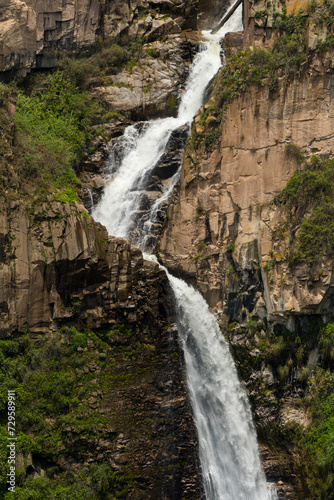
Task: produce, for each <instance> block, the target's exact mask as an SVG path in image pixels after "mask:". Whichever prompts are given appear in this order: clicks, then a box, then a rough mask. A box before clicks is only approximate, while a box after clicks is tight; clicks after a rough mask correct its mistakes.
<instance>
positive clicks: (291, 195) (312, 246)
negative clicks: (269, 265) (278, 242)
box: [276, 155, 334, 263]
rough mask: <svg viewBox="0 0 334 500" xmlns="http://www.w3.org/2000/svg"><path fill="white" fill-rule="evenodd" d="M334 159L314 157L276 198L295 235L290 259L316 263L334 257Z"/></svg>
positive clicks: (293, 261)
mask: <svg viewBox="0 0 334 500" xmlns="http://www.w3.org/2000/svg"><path fill="white" fill-rule="evenodd" d="M333 200H334V159H333V158H319V157H318V156H315V155H314V156H312V157H311V161H310V162H307V163H304V165H303V169H302V170H299V171H296V172H295V173H294V174H293V176H292V177H291V179H290V180H289V181H288V182H287V185H286V186H285V188H284V189H283V190H282V191H281V192H280V193H279V194H278V196H277V197H276V203H277V204H279V205H280V206H282V207H285V209H286V210H287V226H288V228H290V230H291V229H292V228H296V227H298V228H299V229H298V231H297V232H295V231H294V232H293V233H291V234H292V235H293V242H292V243H293V245H292V246H291V250H290V260H291V262H292V263H295V262H308V263H312V262H315V261H318V260H319V258H321V257H324V256H327V257H331V258H333V257H334V201H333Z"/></svg>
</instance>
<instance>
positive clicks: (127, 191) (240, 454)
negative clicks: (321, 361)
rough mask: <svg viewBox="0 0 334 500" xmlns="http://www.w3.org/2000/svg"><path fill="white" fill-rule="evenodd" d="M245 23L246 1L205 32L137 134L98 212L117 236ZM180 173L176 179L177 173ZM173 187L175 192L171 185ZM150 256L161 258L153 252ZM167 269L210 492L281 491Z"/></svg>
mask: <svg viewBox="0 0 334 500" xmlns="http://www.w3.org/2000/svg"><path fill="white" fill-rule="evenodd" d="M240 29H242V24H241V8H239V9H237V11H236V12H235V14H234V15H233V16H232V17H231V18H230V20H229V21H228V22H227V23H226V25H225V26H224V27H223V28H222V29H221V30H220V31H219V32H218V33H217V34H215V35H211V34H210V35H209V34H206V36H207V39H208V42H206V43H205V44H204V47H203V50H202V51H201V52H200V53H199V54H198V55H197V56H196V58H195V60H194V63H193V65H192V68H191V71H190V75H189V80H188V84H187V87H186V91H185V93H184V95H183V97H182V101H181V105H180V109H179V113H178V116H177V117H176V118H165V119H160V120H156V121H152V122H150V124H149V125H148V127H147V128H146V129H145V130H144V132H142V133H141V134H139V136H138V137H135V143H132V145H131V148H130V149H129V151H128V153H127V155H126V156H125V158H124V160H123V161H122V163H121V165H120V166H119V168H118V170H117V172H116V174H115V175H114V177H113V178H112V180H111V182H110V184H109V185H108V187H107V188H106V190H105V193H104V195H103V197H102V199H101V201H100V203H99V205H98V206H97V207H96V208H95V209H94V212H93V216H94V217H95V219H96V220H98V221H100V222H102V224H104V225H105V226H106V227H107V229H108V231H109V233H110V234H111V235H114V236H122V237H127V236H128V235H129V234H130V232H131V228H132V220H133V217H134V214H135V212H136V210H138V207H139V204H140V194H141V193H140V191H139V190H138V188H139V187H141V186H142V184H143V183H144V180H145V179H147V177H148V176H149V173H150V172H151V171H152V169H153V168H154V166H155V165H156V164H157V162H158V161H159V159H160V157H161V156H162V154H163V152H164V150H165V147H166V145H167V143H168V140H169V138H170V135H171V133H172V132H173V130H176V129H177V128H179V127H180V126H182V125H184V124H187V123H190V122H191V120H192V118H193V116H194V114H195V113H196V112H197V111H198V109H199V108H200V106H201V104H202V100H203V96H204V92H205V89H206V86H207V84H208V83H209V81H210V80H211V78H212V77H213V76H214V75H215V73H216V72H217V71H218V69H219V67H220V66H221V61H220V45H219V40H220V39H221V38H222V37H223V36H224V34H225V33H226V32H227V31H237V30H240ZM174 177H175V179H174V182H176V181H177V178H178V175H177V174H175V176H174ZM172 186H173V182H172ZM167 192H168V194H169V193H170V192H172V189H171V186H169V188H168V189H167ZM165 200H166V191H165V192H164V193H163V194H162V198H161V199H160V200H158V201H156V203H155V204H154V205H153V207H152V208H153V210H151V212H152V214H153V213H155V214H156V213H157V210H158V209H159V207H160V205H161V204H162V203H163V202H164V201H165ZM152 217H153V215H152ZM152 217H150V220H149V221H148V224H146V229H147V231H146V237H149V230H150V227H151V226H152V220H153V219H152ZM145 257H146V258H148V259H150V260H155V261H156V257H155V256H153V255H145ZM166 272H167V270H166ZM167 276H168V277H169V280H170V284H171V287H172V290H173V293H174V296H175V305H176V313H177V314H176V316H177V318H178V320H177V322H178V329H179V333H180V339H181V342H182V346H183V349H184V354H185V362H186V372H187V381H188V387H189V391H190V396H191V401H192V407H193V413H194V418H195V421H196V426H197V431H198V438H199V450H200V460H201V464H202V474H203V482H204V489H205V494H206V498H207V500H268V499H274V498H277V497H276V495H275V493H274V494H271V493H269V491H268V490H267V487H266V482H265V477H264V474H263V471H262V467H261V463H260V458H259V453H258V448H257V443H256V434H255V430H254V426H253V423H252V416H251V411H250V407H249V403H248V400H247V396H246V393H245V391H244V390H243V388H242V386H241V384H240V382H239V380H238V376H237V372H236V369H235V366H234V363H233V359H232V357H231V355H230V353H229V349H228V345H227V343H226V341H225V340H224V338H223V336H222V334H221V332H220V329H219V326H218V323H217V322H216V320H215V318H214V316H213V315H212V314H211V313H210V311H209V308H208V305H207V304H206V302H205V300H204V299H203V298H202V296H201V295H200V293H199V292H196V291H195V290H194V289H193V288H192V287H189V286H188V285H187V284H186V283H184V282H183V281H182V280H179V279H177V278H175V277H173V276H171V275H169V273H168V272H167Z"/></svg>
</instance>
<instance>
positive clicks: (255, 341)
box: [225, 319, 334, 500]
mask: <svg viewBox="0 0 334 500" xmlns="http://www.w3.org/2000/svg"><path fill="white" fill-rule="evenodd" d="M297 329H298V331H289V330H286V329H285V328H281V329H280V331H279V332H277V333H275V332H274V331H272V330H271V329H270V328H268V327H266V326H265V324H264V322H263V321H261V320H258V321H255V320H253V319H251V320H249V322H248V323H247V325H246V326H241V325H238V324H237V323H231V324H230V325H229V327H228V329H227V331H226V332H225V335H226V336H227V337H228V338H229V339H231V336H232V335H234V334H235V333H237V334H238V338H240V336H242V334H243V335H244V337H243V338H244V339H245V341H244V343H238V342H232V343H231V349H232V352H233V355H234V358H235V360H236V364H237V368H238V371H239V375H240V377H241V379H243V380H245V381H247V388H248V391H249V397H250V401H251V405H252V407H253V410H254V417H255V422H256V426H257V431H258V435H259V437H260V439H261V440H262V441H263V442H267V443H269V444H271V445H272V446H273V447H274V448H275V446H277V447H278V448H281V447H282V443H285V442H286V443H289V449H294V452H295V456H297V455H298V456H299V460H297V463H296V469H295V470H294V473H296V474H298V476H300V477H301V478H303V487H304V492H305V497H306V498H319V499H321V500H332V499H333V498H334V488H333V486H334V374H333V360H334V324H333V323H327V324H325V325H323V324H322V323H321V321H320V320H319V321H313V322H312V321H309V324H308V327H307V328H305V324H304V326H301V325H297ZM316 348H318V349H319V355H320V357H319V359H318V362H317V364H316V366H315V368H312V367H310V366H309V363H308V362H309V353H310V351H312V350H315V349H316ZM255 353H257V354H256V355H255ZM263 366H266V367H268V368H269V369H270V371H271V373H272V374H273V375H274V377H275V378H274V379H273V381H272V382H269V383H268V382H266V380H265V379H261V377H258V376H257V377H254V376H253V375H254V372H257V371H258V370H263ZM297 374H298V375H297ZM296 377H297V378H296ZM296 390H298V393H299V394H300V397H301V399H299V400H298V399H296V398H295V404H294V405H295V407H296V409H298V410H300V411H302V412H303V413H304V414H305V417H306V418H305V424H304V425H298V424H297V423H296V422H294V421H293V420H291V421H290V422H289V423H288V424H287V425H286V424H284V422H282V420H281V410H282V406H284V405H286V402H287V401H288V407H291V406H292V401H291V395H292V394H294V393H295V392H294V391H296ZM292 399H293V398H292ZM259 408H261V411H260V412H259V413H258V409H259ZM263 415H271V419H269V421H268V420H267V418H263ZM283 446H284V444H283Z"/></svg>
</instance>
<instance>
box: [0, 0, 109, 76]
mask: <svg viewBox="0 0 334 500" xmlns="http://www.w3.org/2000/svg"><path fill="white" fill-rule="evenodd" d="M100 16H101V6H100V0H79V2H74V1H73V0H64V1H61V0H51V1H49V0H42V1H41V2H36V1H35V0H25V1H21V0H5V1H4V2H2V4H1V7H0V27H1V29H0V33H1V34H0V71H9V70H16V71H17V74H18V75H19V76H24V75H25V74H26V72H27V70H28V71H29V70H30V68H35V67H37V68H43V67H52V66H54V64H55V62H56V57H55V56H56V53H55V49H61V50H66V49H69V50H79V49H82V48H85V47H89V46H91V45H92V44H94V43H95V41H96V34H97V31H98V29H99V26H100Z"/></svg>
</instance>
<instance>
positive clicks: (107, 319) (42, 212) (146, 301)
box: [0, 200, 203, 500]
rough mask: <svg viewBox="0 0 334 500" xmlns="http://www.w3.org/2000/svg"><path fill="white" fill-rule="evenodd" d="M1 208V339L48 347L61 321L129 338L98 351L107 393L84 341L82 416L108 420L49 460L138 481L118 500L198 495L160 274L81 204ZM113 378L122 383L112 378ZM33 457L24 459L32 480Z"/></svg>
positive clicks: (71, 438) (92, 348)
mask: <svg viewBox="0 0 334 500" xmlns="http://www.w3.org/2000/svg"><path fill="white" fill-rule="evenodd" d="M1 205H2V207H3V209H2V212H1V219H0V228H1V229H0V252H1V253H0V258H1V269H0V280H1V296H0V307H1V309H0V321H1V324H0V332H1V338H2V339H5V338H8V337H9V336H10V335H11V334H13V333H15V334H20V333H23V332H29V336H30V338H31V339H36V342H38V340H39V339H48V338H51V339H52V338H53V335H59V333H57V332H56V333H52V332H55V331H56V330H57V328H59V327H61V326H62V325H63V326H64V325H67V326H66V327H65V330H64V331H65V332H66V328H68V327H69V326H70V325H72V326H73V325H75V326H76V327H77V328H78V329H79V330H83V329H85V328H89V329H90V330H92V331H97V330H98V331H101V330H102V331H108V330H109V331H112V329H113V328H114V327H115V326H116V331H117V328H119V325H127V326H126V328H127V329H128V330H130V331H131V335H130V336H129V334H121V333H119V334H117V335H116V336H114V337H113V339H112V341H111V343H110V346H109V347H108V350H107V352H108V354H107V355H108V357H109V356H110V359H109V358H108V359H109V363H110V368H109V365H107V369H106V374H105V375H104V377H109V376H110V385H109V386H108V387H109V389H108V390H105V389H104V386H103V384H102V380H104V379H102V378H100V375H99V373H100V372H101V368H99V363H100V361H101V360H100V359H99V354H98V351H97V350H96V349H97V347H96V345H95V344H94V342H96V338H95V340H94V336H93V341H91V340H89V339H88V349H87V348H86V349H85V351H87V352H86V357H87V360H86V363H87V365H85V366H84V370H83V371H82V376H83V377H84V376H85V373H88V374H89V373H92V374H93V376H94V377H95V380H94V383H95V385H94V388H93V389H94V391H95V392H93V393H92V396H91V397H90V398H89V399H88V401H87V404H88V406H89V408H88V410H87V409H86V410H85V411H86V415H87V416H88V417H89V418H93V417H92V415H93V414H95V413H96V412H97V413H98V414H101V415H102V416H108V421H109V425H108V426H107V428H105V430H104V432H103V433H102V434H103V435H102V437H101V431H100V430H98V429H96V432H95V431H94V432H95V434H96V436H95V434H94V436H91V437H90V438H88V436H85V435H82V436H80V431H79V430H78V429H77V426H74V427H73V429H72V431H71V432H70V433H69V429H67V431H66V432H67V437H66V436H65V434H66V432H65V430H64V432H65V434H63V437H62V439H63V440H64V441H63V442H66V443H67V444H66V449H67V452H66V457H64V456H62V454H60V455H59V456H58V458H55V457H56V455H53V460H55V462H54V465H55V466H57V467H61V469H64V468H67V467H69V466H73V464H74V466H78V465H79V464H81V465H80V466H88V464H90V463H91V462H97V463H100V464H101V463H109V465H111V466H112V468H113V470H115V471H117V473H118V474H119V475H120V476H122V475H126V476H127V475H131V477H132V478H135V479H136V480H137V481H139V484H140V485H141V486H140V487H139V488H137V490H136V489H134V490H133V491H131V492H130V493H129V496H128V498H137V499H139V498H143V499H144V498H145V499H146V498H150V499H152V500H154V499H156V498H158V497H159V494H160V493H159V492H160V491H161V490H162V489H163V490H164V491H165V494H164V498H166V499H169V500H176V499H178V498H187V499H189V500H190V499H193V498H202V494H203V493H202V486H201V480H200V472H199V465H198V450H197V446H198V445H197V437H196V432H195V427H194V423H193V420H192V416H191V410H190V405H189V400H188V395H187V391H186V388H185V386H184V382H183V380H182V371H180V359H181V360H182V353H181V351H180V348H179V345H178V342H177V331H176V330H175V329H173V328H169V329H168V326H167V324H168V320H169V323H170V321H172V318H171V317H169V304H168V301H167V295H166V293H167V282H166V277H165V275H164V272H162V271H161V270H160V269H159V266H158V265H156V264H153V263H149V262H145V261H143V256H142V254H141V252H140V251H139V250H138V249H135V248H132V247H131V246H130V244H129V243H127V242H126V241H125V240H122V239H117V238H108V235H107V232H106V230H105V228H103V227H102V226H101V225H100V224H96V223H95V222H94V221H93V219H92V218H91V217H90V216H88V214H87V213H86V212H85V211H84V207H82V206H79V205H77V206H76V207H71V206H69V205H68V204H65V205H64V204H61V203H59V202H56V201H50V202H46V203H45V204H44V205H42V206H40V207H37V206H36V207H35V208H34V209H33V210H31V209H30V210H29V209H26V208H25V207H24V206H23V205H22V204H21V203H20V202H13V203H12V204H11V206H10V207H6V204H5V201H4V200H2V203H1ZM65 337H66V335H65ZM45 341H46V340H45ZM66 342H67V340H66V339H63V340H61V345H62V344H64V343H65V344H66ZM81 351H83V350H82V349H81ZM128 352H129V353H135V356H134V355H132V357H128V356H129V355H127V354H126V353H128ZM122 353H123V354H122ZM124 353H125V354H124ZM77 355H79V356H80V352H79V353H78V354H77ZM104 356H105V354H104ZM112 367H113V368H112ZM108 370H109V371H110V370H111V372H112V373H110V374H109V371H108ZM107 372H108V373H107ZM120 374H123V375H122V376H124V377H126V378H125V382H126V383H125V385H124V383H123V382H122V381H121V380H120V381H119V382H118V380H119V377H120ZM88 378H89V377H88ZM90 378H91V377H90ZM89 380H90V379H89ZM89 380H88V382H89ZM88 382H87V381H86V383H88ZM81 385H82V382H81ZM78 390H79V386H78ZM87 411H88V413H87ZM51 423H52V422H51ZM51 432H53V430H51ZM57 432H58V429H57ZM63 448H64V445H63ZM80 450H81V451H80ZM22 460H23V458H22ZM40 460H41V458H38V457H36V456H35V455H34V453H33V454H32V457H31V456H30V462H31V463H30V462H29V463H30V465H31V467H30V469H29V470H30V473H31V470H33V471H35V472H34V474H35V475H36V477H38V475H39V474H40V472H39V471H40V469H41V467H42V466H41V464H40V463H39V462H40ZM42 465H43V464H42ZM47 467H48V465H47V464H44V465H43V467H42V468H47ZM27 470H28V469H27Z"/></svg>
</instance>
